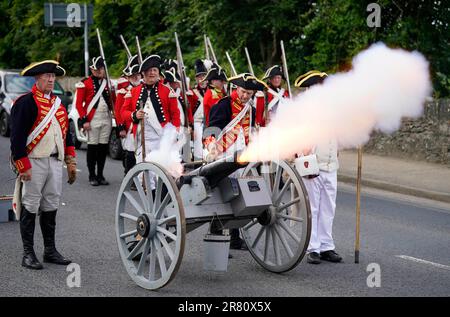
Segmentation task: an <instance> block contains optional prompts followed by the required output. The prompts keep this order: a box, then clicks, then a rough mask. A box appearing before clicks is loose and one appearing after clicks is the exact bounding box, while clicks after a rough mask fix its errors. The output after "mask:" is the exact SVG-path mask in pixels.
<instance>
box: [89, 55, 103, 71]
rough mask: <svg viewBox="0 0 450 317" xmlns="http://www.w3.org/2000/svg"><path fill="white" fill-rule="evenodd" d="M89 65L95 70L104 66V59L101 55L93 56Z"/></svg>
mask: <svg viewBox="0 0 450 317" xmlns="http://www.w3.org/2000/svg"><path fill="white" fill-rule="evenodd" d="M89 67H90V68H91V69H95V70H98V69H100V68H102V67H105V60H104V59H103V57H101V56H97V57H93V58H92V64H91V65H89Z"/></svg>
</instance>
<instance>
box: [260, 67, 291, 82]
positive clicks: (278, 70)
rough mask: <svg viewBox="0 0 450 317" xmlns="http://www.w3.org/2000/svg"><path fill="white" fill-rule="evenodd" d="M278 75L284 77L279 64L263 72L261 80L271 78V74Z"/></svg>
mask: <svg viewBox="0 0 450 317" xmlns="http://www.w3.org/2000/svg"><path fill="white" fill-rule="evenodd" d="M276 75H280V76H281V77H282V78H283V79H286V78H285V77H284V73H283V68H281V66H280V65H274V66H272V67H270V68H269V69H268V70H267V71H266V73H265V74H264V77H263V80H264V79H267V78H272V77H273V76H276Z"/></svg>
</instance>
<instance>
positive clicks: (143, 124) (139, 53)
mask: <svg viewBox="0 0 450 317" xmlns="http://www.w3.org/2000/svg"><path fill="white" fill-rule="evenodd" d="M136 47H137V52H138V62H139V67H141V65H142V52H141V45H140V44H139V37H137V36H136ZM144 106H145V105H142V104H141V105H140V107H141V109H140V110H144ZM144 120H145V116H144V118H142V119H141V122H140V123H139V124H140V126H141V149H142V162H145V156H146V153H145V152H146V151H147V149H146V148H145V122H144ZM143 181H144V182H145V179H143ZM144 186H145V184H144Z"/></svg>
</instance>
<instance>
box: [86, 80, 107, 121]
mask: <svg viewBox="0 0 450 317" xmlns="http://www.w3.org/2000/svg"><path fill="white" fill-rule="evenodd" d="M105 87H106V80H103V82H102V84H101V85H100V88H99V90H98V91H97V93H96V94H95V96H94V98H92V100H91V102H90V103H89V106H88V108H87V111H86V115H89V113H90V112H91V110H92V108H94V106H95V104H96V103H97V101H98V100H99V99H100V96H101V95H102V93H103V90H105Z"/></svg>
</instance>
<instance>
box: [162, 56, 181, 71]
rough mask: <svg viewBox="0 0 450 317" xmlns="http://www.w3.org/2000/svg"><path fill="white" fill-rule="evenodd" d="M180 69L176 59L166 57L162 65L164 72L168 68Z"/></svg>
mask: <svg viewBox="0 0 450 317" xmlns="http://www.w3.org/2000/svg"><path fill="white" fill-rule="evenodd" d="M172 69H173V70H174V71H175V72H176V71H178V62H177V61H176V60H175V59H165V60H164V62H163V63H162V65H161V70H162V72H163V73H164V72H165V71H166V70H172Z"/></svg>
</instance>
